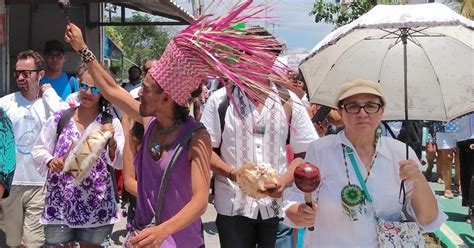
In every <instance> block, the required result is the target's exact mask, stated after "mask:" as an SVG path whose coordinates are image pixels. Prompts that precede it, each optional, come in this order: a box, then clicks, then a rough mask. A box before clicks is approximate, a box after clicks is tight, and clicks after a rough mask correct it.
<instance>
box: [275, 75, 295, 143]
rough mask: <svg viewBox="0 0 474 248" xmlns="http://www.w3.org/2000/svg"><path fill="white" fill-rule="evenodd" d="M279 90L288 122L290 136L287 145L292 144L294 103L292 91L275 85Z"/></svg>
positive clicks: (287, 138)
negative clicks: (291, 126)
mask: <svg viewBox="0 0 474 248" xmlns="http://www.w3.org/2000/svg"><path fill="white" fill-rule="evenodd" d="M275 85H276V87H277V90H278V96H279V97H280V100H281V105H282V106H283V111H284V112H285V116H286V119H287V120H288V134H287V136H286V144H287V145H289V144H290V137H291V129H290V125H291V118H292V111H293V102H292V101H291V96H290V91H289V90H288V89H287V88H285V87H282V86H280V85H279V84H275Z"/></svg>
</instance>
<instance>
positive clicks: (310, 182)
mask: <svg viewBox="0 0 474 248" xmlns="http://www.w3.org/2000/svg"><path fill="white" fill-rule="evenodd" d="M293 177H294V178H295V184H296V186H297V187H298V189H300V190H301V191H303V192H304V200H305V202H306V205H308V206H309V207H311V208H312V207H313V197H312V195H311V193H312V192H313V191H315V190H316V188H318V186H319V182H320V181H321V175H320V173H319V169H318V167H317V166H316V165H314V164H310V163H304V164H300V165H298V166H297V167H296V168H295V172H294V174H293ZM308 230H310V231H312V230H314V227H309V228H308Z"/></svg>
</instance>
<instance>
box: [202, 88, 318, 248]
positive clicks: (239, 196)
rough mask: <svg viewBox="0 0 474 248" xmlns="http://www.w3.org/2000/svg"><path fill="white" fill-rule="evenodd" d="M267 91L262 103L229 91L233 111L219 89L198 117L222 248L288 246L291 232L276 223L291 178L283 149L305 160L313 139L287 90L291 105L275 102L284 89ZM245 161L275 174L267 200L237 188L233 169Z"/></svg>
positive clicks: (308, 122) (298, 104)
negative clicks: (206, 139)
mask: <svg viewBox="0 0 474 248" xmlns="http://www.w3.org/2000/svg"><path fill="white" fill-rule="evenodd" d="M270 86H271V88H273V90H274V95H273V96H268V95H267V98H266V100H265V103H264V104H262V103H258V102H256V101H254V100H252V99H251V98H250V97H247V96H246V95H245V94H242V93H241V92H242V91H241V90H239V89H238V88H237V87H235V88H232V87H231V91H232V95H233V99H234V100H235V103H236V107H237V108H238V109H239V110H238V111H237V110H236V108H235V107H234V106H233V105H232V104H229V99H228V98H227V95H226V90H225V88H221V89H220V90H217V91H216V92H214V93H213V94H212V95H211V97H210V98H209V99H208V102H207V103H206V107H205V108H204V112H203V115H202V117H201V121H202V122H203V124H204V125H205V126H206V128H207V130H208V132H209V134H210V135H211V141H212V146H213V148H214V152H213V154H212V159H211V168H212V170H213V171H214V173H215V174H216V178H215V198H214V201H215V207H216V210H217V213H218V215H217V220H216V225H217V229H218V232H219V240H220V244H221V246H222V247H223V248H228V247H239V248H240V247H256V246H258V247H271V248H273V247H292V239H291V235H292V230H291V229H290V228H289V227H286V226H284V224H282V223H281V224H280V223H279V222H280V217H281V214H282V210H281V207H282V198H281V196H282V193H283V190H284V189H285V188H286V187H287V186H288V185H289V184H290V183H291V181H292V179H293V172H292V170H288V168H287V167H288V164H287V158H286V149H285V148H286V144H287V143H288V144H289V145H291V147H292V149H293V151H294V153H295V157H301V158H304V155H305V151H306V149H307V147H308V145H309V143H311V142H312V141H313V140H315V139H317V138H318V135H317V133H316V131H315V129H314V127H313V125H312V123H311V120H310V118H309V115H308V113H307V112H306V109H305V108H304V107H303V105H302V103H301V100H300V99H299V98H298V97H297V96H296V95H295V94H294V93H293V92H291V91H288V93H289V97H287V98H291V101H284V100H280V99H279V98H278V97H275V96H276V95H278V93H277V92H278V91H279V92H282V91H286V89H281V88H280V89H278V88H277V86H276V85H275V84H273V83H270ZM280 98H281V99H283V97H282V96H280ZM287 100H288V99H287ZM288 102H291V103H290V104H289V103H288ZM222 110H224V111H222ZM239 112H240V113H239ZM221 118H223V119H224V120H221ZM288 120H290V121H289V122H290V126H291V127H289V125H288ZM288 132H290V134H289V135H288ZM288 141H289V142H288ZM219 153H220V157H219V155H218V154H219ZM248 162H256V163H260V162H265V163H269V164H271V165H272V167H273V168H274V169H275V170H276V171H277V172H278V174H279V176H280V178H279V180H278V181H279V182H278V185H277V187H276V188H274V189H269V190H267V191H265V192H266V194H268V197H265V198H262V199H254V198H251V197H249V196H247V195H245V194H244V193H243V192H242V191H241V190H240V188H239V186H238V185H237V184H236V182H235V180H236V178H235V170H236V169H237V168H239V167H240V166H242V165H244V164H245V163H248ZM287 172H288V173H287ZM277 230H278V238H277ZM277 239H278V240H277Z"/></svg>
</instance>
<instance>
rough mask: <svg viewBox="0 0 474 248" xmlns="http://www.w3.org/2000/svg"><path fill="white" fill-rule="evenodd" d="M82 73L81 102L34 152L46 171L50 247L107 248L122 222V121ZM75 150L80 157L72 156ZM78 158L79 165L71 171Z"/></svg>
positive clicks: (50, 127) (59, 115) (49, 127)
mask: <svg viewBox="0 0 474 248" xmlns="http://www.w3.org/2000/svg"><path fill="white" fill-rule="evenodd" d="M79 75H80V76H79V79H80V85H79V87H80V91H79V92H80V105H79V106H78V107H77V108H70V109H68V110H62V111H58V112H56V113H55V114H54V115H53V116H52V117H51V118H50V119H49V120H48V121H47V122H46V124H45V126H44V128H43V129H42V131H41V134H40V137H39V138H38V140H37V142H36V144H35V146H34V149H33V152H32V153H33V158H34V162H35V166H36V167H37V170H38V172H40V173H41V174H43V175H47V181H46V185H45V189H46V193H45V194H46V197H45V200H44V211H43V215H42V218H41V223H42V224H43V225H44V233H45V245H46V246H47V247H49V246H68V245H73V244H74V243H75V242H78V243H79V244H80V246H81V247H108V245H109V244H110V243H109V241H110V236H111V234H112V229H113V225H114V224H115V223H117V222H118V221H119V214H118V213H119V208H118V206H117V197H118V196H117V193H116V182H115V181H114V176H115V174H114V171H113V169H114V168H116V169H121V168H122V154H123V146H124V135H123V129H122V125H121V124H120V121H119V120H118V119H117V118H113V119H112V116H111V115H110V114H109V113H107V112H106V111H105V109H106V104H107V103H106V102H105V99H104V98H103V97H102V95H101V92H100V90H99V89H98V88H97V86H95V80H94V79H93V78H92V76H91V75H90V74H89V73H88V72H87V71H81V72H80V73H79ZM97 133H102V135H103V137H100V136H98V135H97ZM107 134H109V136H107ZM92 137H94V138H92ZM94 140H104V145H100V143H98V142H95V143H94ZM81 147H85V148H81ZM76 149H79V150H78V151H79V152H80V153H76V152H75V151H76ZM71 154H72V155H74V154H77V155H76V156H75V157H74V158H73V159H70V156H71ZM94 155H95V157H94ZM76 161H77V164H78V168H75V167H73V166H70V169H68V167H69V164H71V163H74V162H76ZM89 161H90V162H89ZM87 165H89V166H90V167H89V166H87Z"/></svg>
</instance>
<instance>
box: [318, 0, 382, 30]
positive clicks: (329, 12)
mask: <svg viewBox="0 0 474 248" xmlns="http://www.w3.org/2000/svg"><path fill="white" fill-rule="evenodd" d="M375 5H377V0H354V1H353V2H352V3H350V4H339V3H329V2H325V1H323V0H316V2H315V3H314V6H313V9H312V10H311V12H310V15H314V21H315V22H326V23H331V24H334V25H336V27H340V26H343V25H345V24H347V23H349V22H352V21H353V20H355V19H357V18H358V17H359V16H361V15H363V14H364V13H366V12H367V11H369V10H370V9H372V8H373V7H374V6H375Z"/></svg>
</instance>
